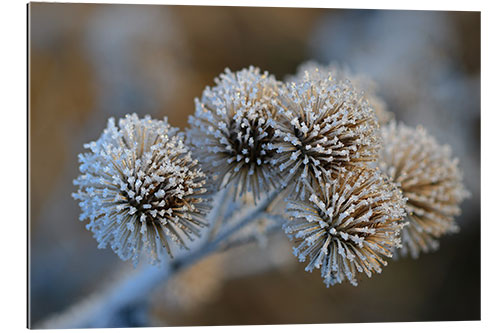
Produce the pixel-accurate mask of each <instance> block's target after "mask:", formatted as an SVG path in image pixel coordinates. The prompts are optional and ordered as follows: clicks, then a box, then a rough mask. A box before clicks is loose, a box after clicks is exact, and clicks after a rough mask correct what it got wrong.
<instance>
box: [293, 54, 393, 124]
mask: <svg viewBox="0 0 500 333" xmlns="http://www.w3.org/2000/svg"><path fill="white" fill-rule="evenodd" d="M329 77H331V78H335V79H337V80H350V81H351V83H352V85H353V86H354V88H355V89H356V90H358V91H360V92H362V93H363V96H362V98H363V99H366V100H367V102H368V103H369V104H370V105H371V107H372V108H373V110H374V111H375V115H376V116H377V119H378V121H379V123H380V124H381V125H384V124H387V123H388V122H389V121H390V120H391V119H393V118H394V114H393V113H392V112H390V111H388V110H387V105H386V103H385V102H384V100H383V99H382V98H380V97H379V96H378V95H377V93H376V92H377V89H376V88H377V85H376V83H375V82H374V81H373V80H372V79H370V78H369V77H367V76H365V75H360V74H352V73H351V72H350V71H349V70H347V69H341V68H340V67H338V66H336V65H334V64H330V65H328V66H323V65H320V64H318V63H317V62H315V61H307V62H305V63H303V64H302V65H300V66H299V68H298V70H297V74H296V75H294V76H291V77H290V78H289V81H292V82H299V81H300V80H302V79H304V78H310V79H313V80H324V79H328V78H329Z"/></svg>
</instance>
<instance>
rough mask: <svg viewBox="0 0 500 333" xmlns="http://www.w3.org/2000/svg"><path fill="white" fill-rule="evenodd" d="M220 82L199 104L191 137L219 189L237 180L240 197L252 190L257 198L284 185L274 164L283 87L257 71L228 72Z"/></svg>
mask: <svg viewBox="0 0 500 333" xmlns="http://www.w3.org/2000/svg"><path fill="white" fill-rule="evenodd" d="M215 82H216V85H215V86H214V87H212V88H210V87H207V88H206V89H205V90H204V91H203V95H202V97H201V100H199V99H196V100H195V103H196V112H195V115H194V116H192V117H190V118H189V123H190V125H191V128H190V129H189V130H188V132H187V133H188V137H189V138H190V142H191V144H192V145H193V149H194V151H195V152H196V156H197V157H198V158H199V159H200V161H201V162H202V163H203V166H204V170H205V172H206V173H207V174H210V175H215V176H216V181H217V184H218V185H219V187H220V188H221V187H224V186H226V185H227V184H229V183H231V182H234V184H235V185H236V186H237V187H238V191H236V192H235V193H239V194H242V193H244V192H246V191H251V192H252V193H254V195H255V198H256V199H258V198H259V197H260V193H261V192H262V191H264V192H268V191H270V190H271V189H272V188H273V187H275V186H277V184H279V183H277V182H276V178H275V175H274V172H273V170H272V166H271V164H270V161H271V159H272V157H273V154H274V152H273V151H272V149H271V143H272V142H273V140H274V129H273V117H274V115H275V113H276V106H275V99H276V96H277V92H278V85H279V83H278V81H276V80H275V78H274V77H273V76H270V75H269V74H268V73H267V72H263V73H261V71H260V69H258V68H255V67H249V68H248V69H243V70H241V71H239V72H236V73H233V72H231V71H230V70H229V69H226V71H225V73H224V74H221V75H220V77H219V78H216V79H215Z"/></svg>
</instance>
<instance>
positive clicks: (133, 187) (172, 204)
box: [73, 114, 209, 263]
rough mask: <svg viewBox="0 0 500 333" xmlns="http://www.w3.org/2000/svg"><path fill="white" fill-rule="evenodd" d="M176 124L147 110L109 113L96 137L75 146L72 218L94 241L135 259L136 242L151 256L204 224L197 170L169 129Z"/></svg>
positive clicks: (202, 193) (203, 198)
mask: <svg viewBox="0 0 500 333" xmlns="http://www.w3.org/2000/svg"><path fill="white" fill-rule="evenodd" d="M176 133H177V129H176V128H172V127H170V125H169V124H168V122H167V119H166V118H165V119H164V120H163V121H160V120H152V119H151V118H150V117H149V116H146V117H145V118H143V119H139V118H138V116H137V115H136V114H133V115H127V116H126V117H125V118H123V119H120V120H119V123H118V127H117V126H116V125H115V120H114V119H113V118H110V119H109V121H108V126H107V128H106V129H105V130H104V132H103V133H102V135H101V136H100V138H99V139H98V140H97V141H95V142H91V143H89V144H85V145H84V147H85V148H87V149H90V152H85V153H83V154H80V155H79V156H78V157H79V161H80V172H81V173H82V174H81V175H79V176H78V178H77V179H75V180H74V184H75V185H77V186H78V188H79V189H78V192H77V193H74V194H73V197H74V198H75V199H77V200H80V207H81V209H82V214H81V215H80V220H82V221H83V220H85V219H89V220H90V223H88V224H87V228H88V229H90V230H91V231H92V232H93V233H94V237H95V238H96V240H97V242H98V243H99V248H105V247H106V246H107V245H110V247H111V248H112V249H113V251H114V252H115V253H116V254H117V255H118V256H119V257H120V258H121V259H122V260H128V259H132V260H133V262H134V263H137V260H138V256H139V254H140V253H141V250H142V249H143V248H144V249H145V250H146V251H147V252H149V253H150V255H151V258H152V262H158V261H159V256H160V253H161V252H162V247H165V248H166V250H167V252H168V253H169V254H170V255H171V256H172V253H171V249H170V243H171V242H173V243H177V244H179V245H180V246H182V247H184V248H187V246H186V244H185V240H184V239H183V238H187V239H189V240H193V236H199V235H200V228H202V227H204V226H205V222H204V221H203V217H204V215H205V214H206V213H207V212H208V210H209V205H208V200H207V197H206V195H207V193H206V188H205V187H204V184H205V175H204V173H203V172H201V171H200V170H199V167H198V163H197V161H196V160H193V159H192V158H191V154H190V152H189V151H188V149H187V148H186V147H185V145H184V143H183V141H182V139H181V138H180V137H179V136H178V135H176Z"/></svg>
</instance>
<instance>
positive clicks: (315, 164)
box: [273, 77, 380, 198]
mask: <svg viewBox="0 0 500 333" xmlns="http://www.w3.org/2000/svg"><path fill="white" fill-rule="evenodd" d="M275 133H276V136H277V137H278V140H277V142H276V143H274V144H273V147H274V148H275V150H276V154H275V156H274V159H273V163H274V164H276V165H277V167H278V168H279V170H280V171H281V172H282V173H283V174H284V176H283V177H284V178H285V182H284V184H285V185H290V186H292V187H294V188H295V191H296V192H299V193H300V196H301V197H302V198H303V195H304V193H303V191H304V186H303V184H304V182H305V183H307V182H311V180H312V179H314V178H318V179H322V181H324V182H326V181H328V179H329V178H335V177H336V174H338V173H340V172H344V171H345V170H351V169H353V168H355V167H359V166H365V165H366V164H367V163H368V162H372V161H375V160H376V159H377V157H378V149H379V141H380V134H379V125H378V123H377V120H376V117H375V114H374V112H373V109H372V108H371V107H370V105H369V104H368V103H367V101H366V100H364V99H363V98H362V97H361V96H360V95H359V94H358V93H357V91H356V90H355V89H354V88H353V86H352V85H351V84H350V83H349V82H348V81H337V80H335V79H333V78H332V77H329V78H328V79H321V80H316V79H311V78H309V77H304V78H303V80H301V81H299V82H292V83H288V84H287V85H286V88H283V89H282V91H281V92H280V100H279V107H278V120H277V128H276V131H275Z"/></svg>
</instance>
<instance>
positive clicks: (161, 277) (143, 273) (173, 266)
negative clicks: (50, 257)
mask: <svg viewBox="0 0 500 333" xmlns="http://www.w3.org/2000/svg"><path fill="white" fill-rule="evenodd" d="M278 194H279V190H276V191H274V192H272V193H271V194H270V195H269V196H268V197H267V198H266V199H264V200H263V201H261V202H259V203H258V204H257V205H256V206H254V207H252V208H251V209H246V210H245V211H243V212H242V214H238V215H237V216H233V218H232V219H231V221H229V222H228V225H230V226H231V227H229V228H227V229H226V230H223V231H222V232H221V233H220V234H218V236H217V237H216V238H215V239H214V240H212V241H208V242H206V243H204V244H203V245H201V246H200V247H199V248H198V249H196V250H194V251H191V252H189V253H187V254H185V255H183V256H181V257H178V258H176V259H174V260H172V261H171V262H170V263H168V264H165V265H162V266H161V267H156V266H151V265H144V266H142V267H141V269H138V270H136V271H134V272H133V273H132V274H129V275H127V276H126V277H125V278H123V279H122V280H120V281H117V282H116V283H113V284H111V285H110V286H109V288H108V289H107V290H104V291H102V292H99V293H95V294H93V295H92V296H91V297H89V298H87V299H85V300H83V301H81V302H79V303H77V304H75V305H73V306H71V307H70V308H69V309H68V310H67V311H65V312H63V313H62V314H59V315H57V316H54V317H53V318H51V319H49V320H48V321H46V322H44V323H43V324H42V326H43V327H46V328H85V327H87V328H90V327H107V326H110V325H113V320H114V319H115V318H116V316H118V315H119V313H120V311H121V310H123V309H124V308H125V307H127V306H128V305H130V304H134V303H136V302H140V301H141V300H144V299H146V298H147V297H149V295H150V294H151V292H152V291H153V290H154V289H155V288H156V287H157V286H158V285H160V284H161V283H163V282H165V281H167V280H168V279H169V278H170V277H171V276H172V275H173V274H175V273H177V272H178V271H180V270H182V269H184V268H186V267H189V266H191V265H193V264H194V263H196V262H197V261H199V260H201V259H202V258H204V257H206V256H208V255H210V254H212V253H214V252H215V251H217V250H219V248H220V245H221V243H223V242H224V241H225V240H227V239H228V238H229V237H231V236H232V235H233V234H234V233H236V232H237V231H238V230H240V229H241V228H243V227H245V226H246V225H248V224H249V223H251V222H252V221H254V220H255V219H257V218H259V217H260V216H261V214H264V213H265V211H266V209H267V208H268V206H269V205H270V204H271V203H272V202H273V200H274V199H275V198H276V196H277V195H278ZM214 209H217V208H214Z"/></svg>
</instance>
